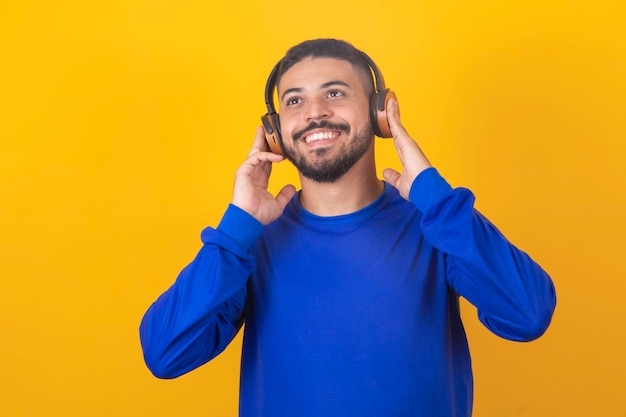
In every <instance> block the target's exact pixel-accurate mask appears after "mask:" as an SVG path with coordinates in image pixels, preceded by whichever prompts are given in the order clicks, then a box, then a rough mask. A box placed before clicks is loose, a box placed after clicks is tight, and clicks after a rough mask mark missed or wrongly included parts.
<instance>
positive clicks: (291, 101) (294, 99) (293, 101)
mask: <svg viewBox="0 0 626 417" xmlns="http://www.w3.org/2000/svg"><path fill="white" fill-rule="evenodd" d="M298 103H300V98H299V97H290V98H288V99H287V105H288V106H293V105H294V104H298Z"/></svg>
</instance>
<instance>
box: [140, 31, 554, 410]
mask: <svg viewBox="0 0 626 417" xmlns="http://www.w3.org/2000/svg"><path fill="white" fill-rule="evenodd" d="M372 65H373V63H372V62H371V60H369V57H367V56H366V55H365V54H364V53H362V52H361V51H359V50H357V49H355V48H354V47H353V46H352V45H350V44H348V43H346V42H343V41H338V40H334V39H318V40H312V41H307V42H303V43H301V44H299V45H296V46H295V47H293V48H292V49H290V50H289V51H288V52H287V54H286V56H285V57H284V58H283V59H282V60H281V61H280V62H279V63H278V65H277V66H276V68H275V71H273V72H272V74H273V75H274V74H275V84H276V87H277V91H278V97H279V103H280V116H279V122H277V123H279V126H275V127H274V129H275V130H277V131H279V132H280V135H279V136H278V137H279V140H280V149H281V150H282V153H283V154H284V156H283V155H279V154H277V153H273V152H269V149H268V146H267V143H266V140H265V136H266V134H267V135H269V134H271V133H273V132H272V130H273V129H271V128H268V127H267V126H266V130H265V131H264V129H263V128H259V129H258V131H257V134H256V137H255V139H254V143H253V145H252V149H251V151H250V154H249V156H248V159H247V160H246V161H244V162H243V163H242V165H241V166H240V167H239V169H238V170H237V172H236V174H235V185H234V191H233V198H232V201H231V204H229V205H228V207H227V209H226V211H225V213H224V216H223V218H222V220H221V222H220V224H219V225H218V226H217V227H216V228H213V227H207V228H206V229H205V230H204V231H203V232H202V236H201V237H202V241H203V246H202V248H201V250H200V252H199V253H198V254H197V256H196V258H195V259H194V260H193V261H192V262H191V263H190V264H189V265H188V266H187V267H186V268H184V269H183V270H182V272H181V273H180V275H179V276H178V278H177V280H176V281H175V283H174V284H173V285H172V287H170V288H169V289H168V290H167V291H166V292H164V293H163V294H162V295H161V296H160V297H159V298H158V299H157V300H156V302H155V303H154V304H153V305H152V306H150V308H149V309H148V311H147V312H146V314H145V316H144V318H143V320H142V323H141V326H140V336H141V342H142V346H143V349H144V357H145V360H146V363H147V365H148V367H149V368H150V369H151V371H152V372H153V373H154V374H155V375H156V376H158V377H160V378H174V377H177V376H179V375H182V374H184V373H186V372H189V371H191V370H192V369H195V368H196V367H198V366H201V365H203V364H204V363H206V362H208V361H209V360H211V359H212V358H213V357H215V356H216V355H218V354H219V353H220V352H222V351H223V349H225V347H226V346H227V345H228V344H229V343H230V341H231V340H232V339H233V337H234V336H235V335H236V334H237V332H238V331H239V330H240V328H241V327H242V325H243V324H244V323H245V327H244V344H243V352H242V365H241V391H240V415H241V416H242V417H249V416H267V417H282V416H285V417H286V416H320V417H321V416H324V417H327V416H341V417H347V416H359V417H363V416H376V417H380V416H428V417H436V416H442V417H443V416H470V415H471V410H472V398H473V385H472V370H471V360H470V355H469V349H468V345H467V340H466V337H465V332H464V330H463V325H462V322H461V318H460V313H459V296H462V297H465V298H466V299H468V300H469V301H470V302H471V303H473V304H474V305H475V306H476V307H477V309H478V312H479V318H480V320H481V321H482V323H484V325H485V326H486V327H487V328H489V329H490V330H491V331H492V332H494V333H495V334H497V335H499V336H501V337H503V338H506V339H510V340H515V341H528V340H532V339H535V338H537V337H539V336H540V335H542V334H543V333H544V331H545V330H546V329H547V327H548V325H549V323H550V320H551V317H552V314H553V311H554V307H555V303H556V297H555V291H554V287H553V284H552V281H551V280H550V278H549V277H548V275H547V274H546V273H545V272H544V271H543V270H542V269H541V268H540V267H539V266H538V265H537V264H536V263H535V262H534V261H532V260H531V259H530V258H529V257H528V256H527V255H526V254H525V253H524V252H522V251H521V250H519V249H517V248H516V247H515V246H513V245H512V244H511V243H510V242H509V241H508V240H507V239H506V238H505V237H504V236H503V235H502V234H501V233H500V232H499V231H498V230H497V229H496V228H495V227H494V226H493V225H492V224H491V223H490V222H489V221H488V220H487V219H486V218H485V217H484V216H482V215H481V214H480V213H478V212H477V211H476V210H475V209H474V207H473V204H474V197H473V195H472V193H471V192H470V191H469V190H467V189H464V188H452V187H451V186H450V185H449V184H448V183H447V182H446V181H445V179H444V178H443V177H442V176H441V175H440V174H439V173H438V171H437V170H436V169H435V168H434V167H432V166H431V165H430V163H429V162H428V160H427V158H426V157H425V156H424V154H423V152H422V151H421V149H420V147H419V146H418V145H417V143H416V142H415V141H414V140H413V139H412V138H411V137H410V136H409V135H408V133H407V132H406V130H405V129H404V128H403V126H402V124H401V122H400V116H399V111H398V103H397V101H396V100H395V99H394V98H392V97H393V96H389V97H390V98H388V99H386V103H385V106H384V109H383V114H384V116H385V120H383V122H382V123H384V124H386V126H385V127H386V128H388V129H389V131H390V132H391V135H392V136H393V140H394V143H395V146H396V149H397V152H398V155H399V158H400V161H401V162H402V167H403V168H402V172H397V171H395V170H392V169H385V170H384V171H383V177H384V180H381V179H379V178H377V175H376V164H375V157H374V132H375V131H380V130H381V126H380V125H379V124H378V123H379V122H378V121H377V120H376V119H375V117H373V116H372V114H374V113H375V112H374V111H373V108H372V106H376V104H373V103H374V102H375V101H376V100H374V99H373V97H375V95H376V93H379V91H377V86H376V85H375V81H377V80H375V79H374V78H373V76H372V74H373V73H374V74H376V71H377V69H376V70H374V68H373V67H372ZM270 78H272V77H270ZM268 85H270V86H272V85H273V84H272V83H270V82H269V81H268ZM272 93H273V91H272ZM264 123H265V122H264ZM285 158H286V159H288V160H290V161H291V162H292V163H293V164H294V165H295V166H296V168H297V169H298V172H299V175H300V180H301V184H302V188H301V190H299V191H296V189H295V187H294V186H293V185H285V186H284V187H283V188H282V189H281V191H280V192H279V193H278V194H277V195H276V196H274V195H272V194H271V193H269V192H268V191H267V185H268V180H269V176H270V172H271V165H272V164H273V163H278V162H281V161H283V160H284V159H285Z"/></svg>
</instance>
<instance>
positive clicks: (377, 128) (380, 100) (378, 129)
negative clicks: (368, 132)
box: [370, 88, 396, 138]
mask: <svg viewBox="0 0 626 417" xmlns="http://www.w3.org/2000/svg"><path fill="white" fill-rule="evenodd" d="M392 98H393V99H396V94H395V93H394V92H393V91H391V90H389V89H388V88H385V89H384V90H382V91H379V92H378V93H376V94H374V95H373V96H372V99H371V102H370V118H371V120H372V129H373V130H374V134H375V135H376V136H378V137H380V138H390V137H392V136H393V135H392V134H391V128H390V127H389V120H387V103H388V102H389V100H390V99H392Z"/></svg>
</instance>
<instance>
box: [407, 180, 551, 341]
mask: <svg viewBox="0 0 626 417" xmlns="http://www.w3.org/2000/svg"><path fill="white" fill-rule="evenodd" d="M409 199H410V200H411V201H412V202H413V203H414V204H415V205H416V206H417V208H418V209H419V210H420V211H421V212H422V214H423V217H422V231H423V233H424V237H425V239H426V240H427V241H428V242H429V243H430V244H432V245H433V246H434V247H435V248H437V249H438V250H440V251H442V252H443V253H444V254H445V256H446V273H447V281H448V284H449V285H450V287H451V288H452V289H453V290H454V291H455V292H456V293H457V294H459V295H461V296H463V297H464V298H466V299H467V300H468V301H469V302H470V303H472V304H473V305H474V306H475V307H476V308H477V310H478V317H479V319H480V321H481V322H482V323H483V324H484V325H485V326H486V327H487V328H488V329H490V330H491V331H492V332H493V333H495V334H497V335H499V336H501V337H503V338H506V339H509V340H515V341H530V340H533V339H536V338H538V337H539V336H541V335H542V334H543V333H544V332H545V331H546V329H547V328H548V326H549V324H550V321H551V319H552V314H553V312H554V309H555V305H556V293H555V289H554V285H553V283H552V280H551V279H550V277H549V276H548V275H547V274H546V272H545V271H544V270H543V269H542V268H541V267H540V266H539V265H538V264H537V263H535V262H534V261H533V260H532V259H531V258H530V257H529V256H528V255H527V254H526V253H524V252H522V251H521V250H519V249H518V248H516V247H515V246H514V245H513V244H511V243H510V242H509V241H508V240H507V239H506V238H505V237H504V236H503V235H502V233H501V232H500V231H499V230H498V229H497V228H496V227H495V226H494V225H493V224H492V223H491V222H489V220H487V219H486V218H485V217H484V216H483V215H481V214H480V213H479V212H478V211H477V210H475V209H474V200H475V198H474V195H473V194H472V193H471V191H469V190H468V189H465V188H456V189H453V188H452V187H450V185H449V184H448V183H447V182H446V181H445V179H444V178H443V177H441V176H440V175H439V173H438V172H437V170H436V169H435V168H429V169H427V170H425V171H424V172H422V173H421V174H420V175H419V176H418V177H417V178H416V179H415V181H414V183H413V185H412V187H411V191H410V194H409Z"/></svg>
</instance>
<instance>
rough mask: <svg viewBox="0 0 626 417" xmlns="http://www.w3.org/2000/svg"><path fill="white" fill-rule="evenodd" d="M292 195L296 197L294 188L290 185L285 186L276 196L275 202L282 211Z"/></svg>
mask: <svg viewBox="0 0 626 417" xmlns="http://www.w3.org/2000/svg"><path fill="white" fill-rule="evenodd" d="M294 195H296V187H294V186H293V185H291V184H287V185H285V186H284V187H283V188H282V189H281V190H280V191H279V192H278V194H277V195H276V201H278V204H280V206H281V207H282V209H283V210H284V209H285V207H286V206H287V204H288V203H289V201H291V199H292V198H293V196H294Z"/></svg>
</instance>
